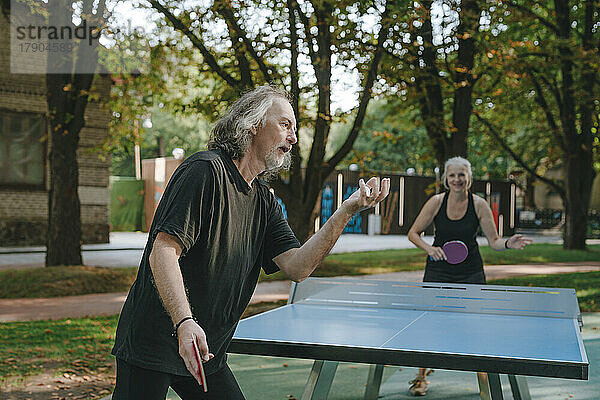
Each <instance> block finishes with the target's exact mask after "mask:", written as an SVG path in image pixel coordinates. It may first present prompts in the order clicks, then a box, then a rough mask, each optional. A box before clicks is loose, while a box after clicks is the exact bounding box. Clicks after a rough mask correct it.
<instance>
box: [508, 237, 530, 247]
mask: <svg viewBox="0 0 600 400" xmlns="http://www.w3.org/2000/svg"><path fill="white" fill-rule="evenodd" d="M531 243H533V240H531V239H529V238H526V237H524V236H523V235H514V236H511V237H510V239H508V240H507V241H506V248H508V249H518V250H522V249H523V248H524V247H525V246H527V245H530V244H531Z"/></svg>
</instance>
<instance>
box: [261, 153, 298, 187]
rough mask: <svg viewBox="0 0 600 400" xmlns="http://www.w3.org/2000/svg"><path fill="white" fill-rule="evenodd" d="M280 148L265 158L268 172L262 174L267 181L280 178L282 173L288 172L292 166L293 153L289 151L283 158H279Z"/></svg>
mask: <svg viewBox="0 0 600 400" xmlns="http://www.w3.org/2000/svg"><path fill="white" fill-rule="evenodd" d="M278 152H279V148H276V149H274V150H273V151H271V152H269V154H267V156H266V157H265V163H266V165H265V167H266V170H265V171H264V172H263V173H262V174H261V178H263V179H264V180H265V181H271V180H273V179H275V178H277V177H278V176H279V173H280V172H282V171H288V170H289V169H290V166H291V165H292V152H291V150H290V151H288V152H287V153H285V154H284V155H283V158H281V159H280V158H279V157H278V156H277V153H278Z"/></svg>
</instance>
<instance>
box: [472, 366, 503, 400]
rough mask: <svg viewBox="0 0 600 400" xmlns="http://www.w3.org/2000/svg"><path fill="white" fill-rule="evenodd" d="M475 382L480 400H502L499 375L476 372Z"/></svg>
mask: <svg viewBox="0 0 600 400" xmlns="http://www.w3.org/2000/svg"><path fill="white" fill-rule="evenodd" d="M477 381H478V382H479V394H480V396H481V400H504V396H503V395H502V384H501V383H500V375H498V374H491V373H485V372H478V373H477Z"/></svg>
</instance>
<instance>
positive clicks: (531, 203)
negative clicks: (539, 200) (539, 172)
mask: <svg viewBox="0 0 600 400" xmlns="http://www.w3.org/2000/svg"><path fill="white" fill-rule="evenodd" d="M525 180H526V183H525V204H524V205H525V208H535V187H534V186H533V184H534V182H535V181H536V180H537V178H536V177H535V176H533V175H531V174H527V176H526V178H525Z"/></svg>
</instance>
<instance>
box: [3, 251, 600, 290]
mask: <svg viewBox="0 0 600 400" xmlns="http://www.w3.org/2000/svg"><path fill="white" fill-rule="evenodd" d="M481 254H482V257H483V261H484V264H485V265H499V264H537V263H541V264H543V263H550V262H585V261H600V245H592V246H589V249H588V250H587V251H581V250H563V248H562V246H561V245H557V244H534V245H531V246H528V247H527V248H525V249H524V250H519V251H517V250H512V251H494V250H492V249H490V248H489V247H487V246H483V247H481ZM424 267H425V253H424V252H423V251H421V250H419V249H415V248H413V249H402V250H382V251H369V252H357V253H341V254H332V255H329V256H328V257H327V258H325V260H324V261H323V265H322V266H321V267H320V268H318V269H317V270H316V271H315V272H314V273H313V274H312V276H323V277H331V276H340V275H366V274H377V273H386V272H397V271H412V270H419V269H423V268H424ZM136 273H137V268H135V267H129V268H101V267H82V266H77V267H52V268H32V269H21V270H7V271H0V298H21V297H29V298H35V297H56V296H72V295H81V294H89V293H109V292H125V291H127V290H129V287H130V286H131V284H132V283H133V281H134V279H135V276H136ZM260 279H261V280H264V281H272V280H283V279H287V278H286V277H285V275H284V274H283V273H281V272H278V273H276V274H273V275H265V274H264V273H263V274H261V277H260Z"/></svg>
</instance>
